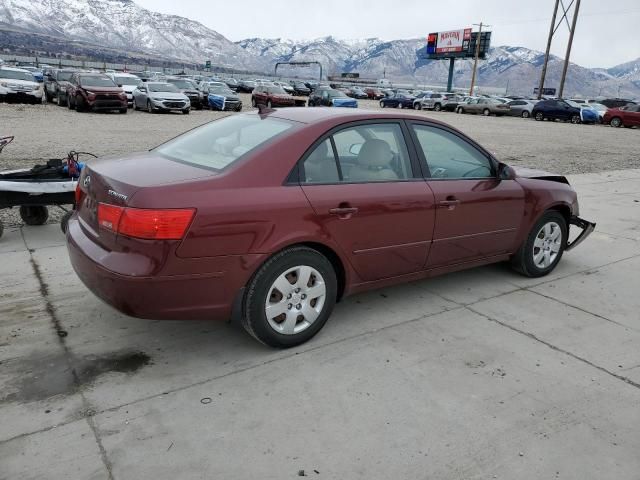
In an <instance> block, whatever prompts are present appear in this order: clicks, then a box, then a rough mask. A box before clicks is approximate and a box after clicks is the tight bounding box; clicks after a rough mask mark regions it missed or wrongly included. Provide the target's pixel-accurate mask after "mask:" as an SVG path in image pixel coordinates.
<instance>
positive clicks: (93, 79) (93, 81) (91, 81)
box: [80, 75, 117, 87]
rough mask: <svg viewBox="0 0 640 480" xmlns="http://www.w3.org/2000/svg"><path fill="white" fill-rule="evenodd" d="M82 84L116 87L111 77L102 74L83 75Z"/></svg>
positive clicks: (84, 85) (86, 85)
mask: <svg viewBox="0 0 640 480" xmlns="http://www.w3.org/2000/svg"><path fill="white" fill-rule="evenodd" d="M80 85H82V86H83V87H116V86H117V85H116V84H115V83H113V80H111V79H110V78H109V77H103V76H100V75H95V76H82V77H80Z"/></svg>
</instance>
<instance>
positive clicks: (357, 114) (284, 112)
mask: <svg viewBox="0 0 640 480" xmlns="http://www.w3.org/2000/svg"><path fill="white" fill-rule="evenodd" d="M246 115H252V113H247V114H246ZM263 115H268V116H273V117H275V118H281V119H283V120H291V121H294V122H299V123H315V122H320V121H326V120H331V119H335V121H336V125H337V124H340V123H344V122H357V121H362V120H375V119H382V120H384V119H407V120H419V121H422V122H425V121H426V122H429V123H433V124H438V125H445V124H444V123H443V122H440V121H438V120H433V119H431V118H427V117H424V116H422V115H413V114H409V113H400V112H399V111H398V112H395V111H383V110H357V109H350V108H349V109H347V108H344V109H343V108H330V107H316V108H282V109H274V110H271V111H269V112H268V113H265V114H263Z"/></svg>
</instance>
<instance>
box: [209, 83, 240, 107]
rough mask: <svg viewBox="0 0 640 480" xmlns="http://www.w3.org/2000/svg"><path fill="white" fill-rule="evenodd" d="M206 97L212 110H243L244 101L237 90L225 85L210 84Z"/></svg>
mask: <svg viewBox="0 0 640 480" xmlns="http://www.w3.org/2000/svg"><path fill="white" fill-rule="evenodd" d="M205 99H206V101H207V104H208V106H209V108H210V109H211V110H220V111H233V112H239V111H240V110H242V101H241V100H240V97H239V96H238V94H237V93H236V92H234V91H233V90H231V89H230V88H229V87H225V86H223V85H216V84H214V85H209V86H208V87H207V89H206V93H205Z"/></svg>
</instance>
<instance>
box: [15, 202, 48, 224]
mask: <svg viewBox="0 0 640 480" xmlns="http://www.w3.org/2000/svg"><path fill="white" fill-rule="evenodd" d="M20 218H22V221H23V222H24V223H26V224H27V225H43V224H44V223H46V221H47V219H48V218H49V210H48V209H47V207H44V206H42V205H21V206H20Z"/></svg>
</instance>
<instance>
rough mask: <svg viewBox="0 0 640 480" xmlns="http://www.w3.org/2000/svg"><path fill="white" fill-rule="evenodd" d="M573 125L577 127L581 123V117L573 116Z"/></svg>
mask: <svg viewBox="0 0 640 480" xmlns="http://www.w3.org/2000/svg"><path fill="white" fill-rule="evenodd" d="M571 123H573V124H574V125H577V124H579V123H581V121H580V115H572V116H571Z"/></svg>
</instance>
